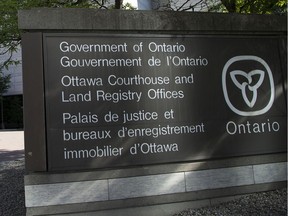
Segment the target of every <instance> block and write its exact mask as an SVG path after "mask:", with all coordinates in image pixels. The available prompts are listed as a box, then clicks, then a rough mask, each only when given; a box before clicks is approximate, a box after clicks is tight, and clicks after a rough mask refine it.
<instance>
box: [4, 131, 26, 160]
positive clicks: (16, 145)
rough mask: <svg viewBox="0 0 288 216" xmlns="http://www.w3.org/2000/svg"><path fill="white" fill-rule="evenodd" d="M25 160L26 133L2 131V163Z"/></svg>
mask: <svg viewBox="0 0 288 216" xmlns="http://www.w3.org/2000/svg"><path fill="white" fill-rule="evenodd" d="M20 158H24V132H23V131H18V130H15V131H6V130H3V131H0V162H3V161H10V160H17V159H20Z"/></svg>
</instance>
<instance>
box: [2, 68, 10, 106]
mask: <svg viewBox="0 0 288 216" xmlns="http://www.w3.org/2000/svg"><path fill="white" fill-rule="evenodd" d="M10 79H11V75H10V74H9V75H4V74H3V73H2V71H0V100H2V96H3V94H4V93H6V92H7V91H8V89H9V88H10Z"/></svg>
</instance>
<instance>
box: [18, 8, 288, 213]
mask: <svg viewBox="0 0 288 216" xmlns="http://www.w3.org/2000/svg"><path fill="white" fill-rule="evenodd" d="M19 27H20V29H23V30H25V31H28V32H37V33H39V34H41V33H43V32H52V33H55V32H94V33H109V34H110V33H111V34H113V33H119V32H120V31H125V33H131V34H133V33H143V34H144V33H147V34H149V33H155V34H162V33H165V34H210V35H213V34H221V35H226V34H234V35H239V34H245V35H278V36H280V37H284V35H286V31H287V30H286V18H285V17H281V16H266V15H264V16H259V15H255V16H254V15H237V14H207V13H206V14H204V13H175V12H155V11H147V12H143V11H104V10H101V11H99V10H92V9H32V10H23V11H20V12H19ZM283 54H284V55H285V53H283ZM28 132H29V133H30V134H29V135H30V136H31V135H33V134H31V131H28ZM40 136H43V134H42V135H40ZM44 136H45V135H44ZM42 138H43V137H41V139H42ZM35 140H36V138H35ZM43 140H45V137H44V138H43ZM36 144H37V145H38V143H37V142H36V143H34V144H33V145H36ZM44 155H45V154H44ZM286 156H287V155H286V152H279V153H274V154H266V155H261V154H260V155H252V156H242V157H234V158H219V159H214V160H208V161H200V162H199V161H198V162H197V161H196V162H187V163H170V164H162V165H161V164H160V165H149V166H148V165H147V166H138V167H127V168H114V169H106V170H103V169H102V170H88V171H82V172H79V171H74V172H71V171H70V172H56V173H49V172H39V173H37V172H34V173H33V172H31V173H29V174H27V175H26V177H25V197H26V207H27V215H64V214H69V215H74V216H76V215H78V216H80V215H109V216H111V215H118V216H119V215H135V212H137V215H157V216H159V215H172V214H173V213H176V212H178V211H180V210H183V209H184V208H188V207H189V208H193V207H200V206H205V205H211V204H213V203H217V202H218V201H219V200H222V197H230V198H231V197H232V198H233V197H234V196H237V195H241V194H246V193H253V192H258V191H266V190H272V189H276V188H281V187H286V179H287V162H286V161H287V157H286ZM26 158H27V161H28V159H29V155H26ZM44 162H45V163H46V161H45V160H44Z"/></svg>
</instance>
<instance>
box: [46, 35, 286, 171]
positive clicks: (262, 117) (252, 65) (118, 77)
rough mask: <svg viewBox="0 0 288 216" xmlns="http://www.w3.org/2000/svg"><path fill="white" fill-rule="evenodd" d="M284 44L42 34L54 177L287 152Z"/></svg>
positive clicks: (259, 40) (230, 39)
mask: <svg viewBox="0 0 288 216" xmlns="http://www.w3.org/2000/svg"><path fill="white" fill-rule="evenodd" d="M279 53H280V51H279V46H278V39H277V38H274V37H264V38H263V37H248V36H229V37H226V36H213V37H211V36H201V35H198V36H189V35H185V36H179V35H178V36H176V35H164V36H163V35H134V34H133V35H125V34H123V35H122V34H121V35H113V36H111V35H99V34H52V33H51V34H44V54H45V56H44V57H45V65H44V66H45V68H44V70H45V72H44V73H45V74H44V75H45V98H46V128H47V150H48V168H49V170H69V169H73V170H75V169H88V168H106V167H116V166H134V165H144V164H157V163H168V162H183V161H195V160H204V159H211V158H219V157H231V156H241V155H252V154H263V153H273V152H283V151H286V141H287V125H286V116H287V113H286V101H285V97H284V87H283V86H284V80H283V77H282V76H283V73H284V72H283V71H282V70H281V68H282V67H281V61H280V59H281V58H280V56H279V55H280V54H279Z"/></svg>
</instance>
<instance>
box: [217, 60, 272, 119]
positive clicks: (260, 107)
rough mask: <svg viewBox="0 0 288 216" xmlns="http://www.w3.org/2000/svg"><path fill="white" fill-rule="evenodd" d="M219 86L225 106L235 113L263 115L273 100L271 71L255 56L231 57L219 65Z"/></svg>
mask: <svg viewBox="0 0 288 216" xmlns="http://www.w3.org/2000/svg"><path fill="white" fill-rule="evenodd" d="M222 87H223V93H224V97H225V100H226V103H227V105H228V106H229V108H230V109H231V110H232V111H233V112H235V113H236V114H238V115H242V116H256V115H261V114H264V113H266V112H267V111H268V110H269V109H270V108H271V106H272V104H273V102H274V97H275V90H274V81H273V76H272V72H271V70H270V67H269V66H268V64H267V63H266V62H265V61H264V60H263V59H261V58H259V57H257V56H236V57H233V58H231V59H230V60H229V61H228V62H227V63H226V64H225V66H224V68H223V72H222Z"/></svg>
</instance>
